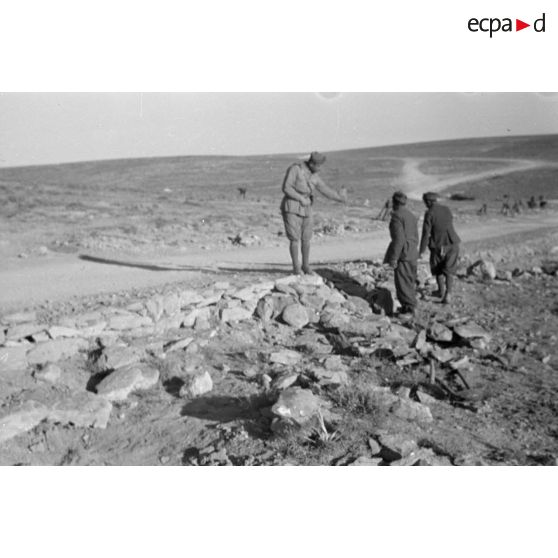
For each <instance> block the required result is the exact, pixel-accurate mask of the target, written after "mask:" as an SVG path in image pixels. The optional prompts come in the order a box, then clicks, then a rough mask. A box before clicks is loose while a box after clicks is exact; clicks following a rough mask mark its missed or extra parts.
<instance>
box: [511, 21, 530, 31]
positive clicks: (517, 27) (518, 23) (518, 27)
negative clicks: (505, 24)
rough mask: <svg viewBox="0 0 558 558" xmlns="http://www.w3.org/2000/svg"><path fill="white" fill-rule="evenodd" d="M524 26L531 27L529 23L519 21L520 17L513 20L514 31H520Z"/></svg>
mask: <svg viewBox="0 0 558 558" xmlns="http://www.w3.org/2000/svg"><path fill="white" fill-rule="evenodd" d="M526 27H531V24H529V23H525V22H524V21H521V20H520V19H516V20H515V30H516V31H521V30H522V29H525V28H526Z"/></svg>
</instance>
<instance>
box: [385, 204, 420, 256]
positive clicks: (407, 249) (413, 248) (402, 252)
mask: <svg viewBox="0 0 558 558" xmlns="http://www.w3.org/2000/svg"><path fill="white" fill-rule="evenodd" d="M389 232H390V236H391V242H390V244H389V246H388V249H387V252H386V255H385V257H384V263H387V264H396V263H397V262H399V261H408V262H415V261H416V260H417V259H418V250H417V248H418V219H417V218H416V217H415V216H414V215H413V214H412V213H411V212H410V211H409V210H408V209H407V208H405V207H399V208H398V209H396V210H395V211H394V212H393V213H392V214H391V221H390V223H389Z"/></svg>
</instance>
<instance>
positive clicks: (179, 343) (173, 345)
mask: <svg viewBox="0 0 558 558" xmlns="http://www.w3.org/2000/svg"><path fill="white" fill-rule="evenodd" d="M193 340H194V338H193V337H185V338H184V339H178V340H176V341H171V342H170V343H169V344H168V345H165V347H164V350H165V351H166V352H167V353H172V352H173V351H181V350H182V349H185V348H186V347H187V346H188V345H189V344H190V343H191V342H192V341H193Z"/></svg>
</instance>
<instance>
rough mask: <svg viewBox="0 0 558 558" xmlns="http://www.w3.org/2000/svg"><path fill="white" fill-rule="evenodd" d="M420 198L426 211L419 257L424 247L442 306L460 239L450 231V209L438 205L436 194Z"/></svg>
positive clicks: (445, 300) (451, 227) (446, 298)
mask: <svg viewBox="0 0 558 558" xmlns="http://www.w3.org/2000/svg"><path fill="white" fill-rule="evenodd" d="M422 199H423V201H424V205H426V207H427V211H426V213H425V214H424V223H423V226H422V238H421V241H420V254H421V256H422V254H424V252H425V251H426V248H427V247H428V248H430V271H431V272H432V275H434V277H436V283H437V284H438V292H437V293H436V294H437V295H438V296H439V297H440V298H441V299H442V303H443V304H448V303H449V302H450V297H451V291H452V288H453V278H454V275H455V272H456V271H457V262H458V259H459V243H460V242H461V239H460V238H459V236H458V235H457V233H456V232H455V229H454V228H453V215H452V214H451V210H450V209H449V207H446V206H445V205H440V204H438V194H436V193H434V192H427V193H426V194H424V196H422ZM444 278H445V281H444Z"/></svg>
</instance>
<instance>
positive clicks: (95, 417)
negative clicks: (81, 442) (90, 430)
mask: <svg viewBox="0 0 558 558" xmlns="http://www.w3.org/2000/svg"><path fill="white" fill-rule="evenodd" d="M111 411H112V403H111V402H110V401H108V400H107V398H105V397H100V396H99V395H95V394H94V393H91V392H89V391H83V392H78V393H74V394H71V395H69V396H67V397H62V398H60V399H59V400H58V401H56V402H55V403H54V404H53V405H52V406H51V408H50V409H49V410H48V415H47V420H49V421H52V422H58V423H61V424H73V425H74V426H78V427H89V426H92V427H94V428H106V427H107V424H108V421H109V418H110V413H111Z"/></svg>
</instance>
